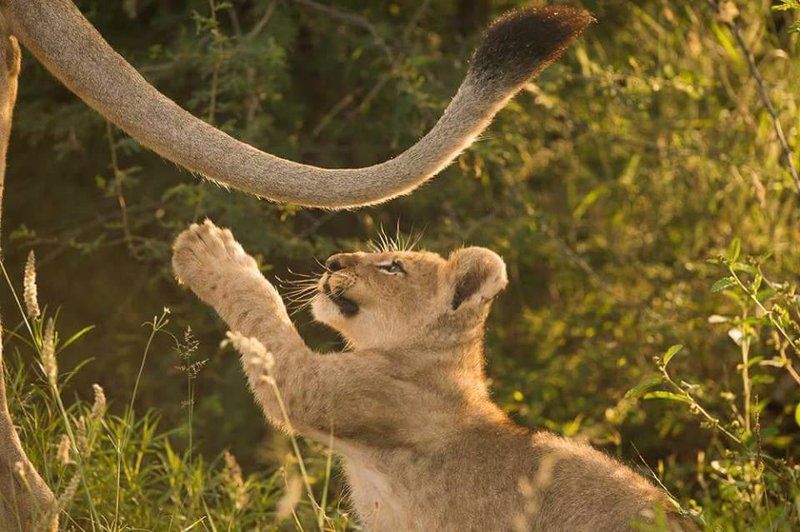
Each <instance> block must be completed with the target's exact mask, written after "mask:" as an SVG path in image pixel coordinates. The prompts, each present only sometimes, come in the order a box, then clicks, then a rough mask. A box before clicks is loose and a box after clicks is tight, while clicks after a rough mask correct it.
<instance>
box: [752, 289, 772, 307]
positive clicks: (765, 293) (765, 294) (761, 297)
mask: <svg viewBox="0 0 800 532" xmlns="http://www.w3.org/2000/svg"><path fill="white" fill-rule="evenodd" d="M775 293H776V292H775V290H773V289H772V288H765V289H764V290H762V291H760V292H759V293H758V294H756V299H757V300H758V302H759V303H763V302H764V301H766V300H767V299H769V298H771V297H772V296H774V295H775Z"/></svg>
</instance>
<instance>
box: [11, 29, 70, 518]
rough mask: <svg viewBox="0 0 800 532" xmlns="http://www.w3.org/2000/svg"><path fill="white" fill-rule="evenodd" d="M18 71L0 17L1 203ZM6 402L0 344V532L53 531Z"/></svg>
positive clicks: (46, 499)
mask: <svg viewBox="0 0 800 532" xmlns="http://www.w3.org/2000/svg"><path fill="white" fill-rule="evenodd" d="M19 68H20V51H19V46H18V45H17V41H16V39H15V38H14V37H10V36H9V35H8V32H7V31H6V27H5V23H4V21H3V20H2V16H0V204H1V203H2V195H3V185H4V183H5V173H6V153H7V151H8V140H9V137H10V135H11V119H12V114H13V112H14V103H15V101H16V98H17V78H18V76H19ZM7 401H8V399H7V397H6V386H5V367H4V364H3V353H2V341H0V531H6V530H8V531H12V530H23V531H28V530H37V531H38V530H56V529H57V528H58V521H57V519H56V518H55V516H54V515H53V508H54V503H55V499H54V497H53V493H52V492H51V491H50V488H48V486H47V484H45V482H44V481H43V480H42V477H41V476H39V473H38V472H37V471H36V469H35V468H34V467H33V464H31V462H30V460H29V459H28V456H27V455H26V454H25V450H24V449H23V448H22V444H21V443H20V440H19V436H18V435H17V430H16V427H15V426H14V421H13V420H12V419H11V413H10V412H9V409H8V402H7Z"/></svg>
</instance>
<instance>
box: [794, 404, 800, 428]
mask: <svg viewBox="0 0 800 532" xmlns="http://www.w3.org/2000/svg"><path fill="white" fill-rule="evenodd" d="M794 421H795V423H797V425H798V426H800V403H797V408H795V409H794Z"/></svg>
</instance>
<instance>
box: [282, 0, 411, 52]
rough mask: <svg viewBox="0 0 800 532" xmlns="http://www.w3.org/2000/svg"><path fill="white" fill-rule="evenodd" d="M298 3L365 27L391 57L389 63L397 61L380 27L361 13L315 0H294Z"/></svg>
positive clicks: (345, 21)
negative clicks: (357, 13) (347, 10)
mask: <svg viewBox="0 0 800 532" xmlns="http://www.w3.org/2000/svg"><path fill="white" fill-rule="evenodd" d="M294 2H295V3H296V4H300V5H302V6H306V7H310V8H312V9H316V10H317V11H320V12H322V13H325V14H326V15H330V16H331V17H333V18H335V19H339V20H341V21H342V22H344V23H346V24H350V25H352V26H357V27H359V28H363V29H365V30H367V31H368V32H369V33H370V35H372V38H373V39H374V40H375V44H377V45H378V47H379V48H381V49H382V50H383V53H384V54H386V57H387V58H388V59H389V63H392V64H394V62H395V54H394V52H393V51H392V49H391V48H390V47H389V45H388V44H386V40H385V39H384V38H383V37H381V34H380V33H379V32H378V29H377V28H376V27H375V26H374V25H373V24H372V23H371V22H370V21H369V20H367V19H366V17H363V16H361V15H356V14H355V13H348V12H346V11H341V10H339V9H336V8H335V7H330V6H326V5H323V4H320V3H318V2H315V1H314V0H294Z"/></svg>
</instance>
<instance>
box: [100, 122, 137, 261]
mask: <svg viewBox="0 0 800 532" xmlns="http://www.w3.org/2000/svg"><path fill="white" fill-rule="evenodd" d="M106 138H107V139H108V150H109V152H110V154H111V171H112V172H113V173H114V193H115V194H116V195H117V203H118V204H119V218H120V223H121V224H122V234H123V236H124V237H125V243H126V244H127V246H128V250H130V251H131V252H133V251H134V249H133V238H132V235H131V228H130V225H129V223H128V204H127V202H126V201H125V194H124V192H125V191H124V188H123V180H124V179H125V174H123V172H122V170H120V168H119V157H118V155H117V145H116V143H115V142H114V131H113V129H112V127H111V122H109V121H108V120H106Z"/></svg>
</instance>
